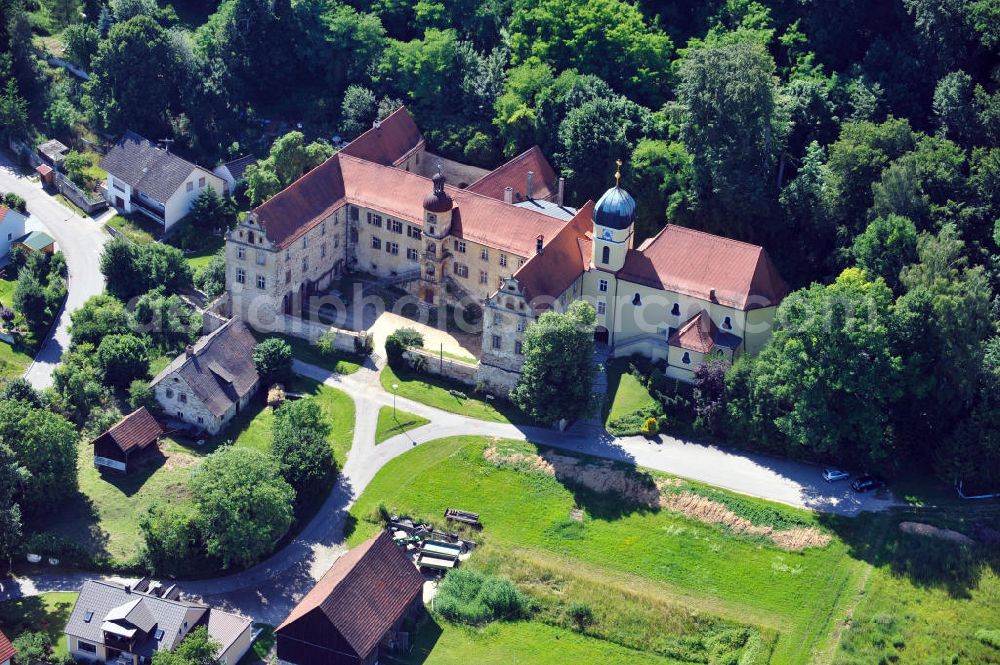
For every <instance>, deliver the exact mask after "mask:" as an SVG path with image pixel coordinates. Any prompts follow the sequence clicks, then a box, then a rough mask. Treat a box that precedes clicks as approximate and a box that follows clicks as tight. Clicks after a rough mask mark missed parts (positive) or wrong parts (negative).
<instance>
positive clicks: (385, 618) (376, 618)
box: [275, 531, 424, 659]
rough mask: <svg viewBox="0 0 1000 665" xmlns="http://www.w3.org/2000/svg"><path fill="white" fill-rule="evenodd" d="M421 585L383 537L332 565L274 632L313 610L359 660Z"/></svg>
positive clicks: (412, 568) (408, 564) (405, 560)
mask: <svg viewBox="0 0 1000 665" xmlns="http://www.w3.org/2000/svg"><path fill="white" fill-rule="evenodd" d="M423 585H424V578H423V576H422V575H421V574H420V573H419V572H418V571H417V569H416V567H415V566H414V565H413V563H412V562H411V561H410V560H409V558H408V557H407V556H406V555H405V554H404V553H403V552H402V551H401V550H400V548H399V546H397V545H396V544H395V543H394V542H393V541H392V538H391V537H390V536H389V534H388V532H386V531H383V532H381V533H380V534H379V535H377V536H374V537H372V538H370V539H368V540H367V541H365V542H364V543H362V544H361V545H358V546H357V547H355V548H354V549H352V550H350V551H349V552H347V553H346V554H345V555H344V556H342V557H340V558H339V559H337V561H336V563H334V564H333V566H332V567H331V568H330V570H328V571H327V573H326V575H324V576H323V578H322V579H321V580H320V581H319V582H317V583H316V586H314V587H313V588H312V589H311V590H310V591H309V593H307V594H306V595H305V597H304V598H303V599H302V600H301V601H299V604H298V605H296V606H295V608H294V609H293V610H292V612H291V614H289V615H288V618H286V619H285V620H284V621H283V622H282V623H281V625H280V626H278V627H277V628H276V629H275V632H277V633H281V631H282V629H284V628H286V627H287V626H289V625H290V624H292V623H294V622H295V621H297V620H299V619H301V618H302V617H304V616H305V615H306V614H308V613H310V612H312V611H313V610H317V609H318V610H319V611H320V612H322V613H323V615H324V616H326V618H327V619H328V620H329V621H330V624H331V625H332V626H333V627H334V628H336V629H337V632H339V633H340V634H341V635H342V636H343V638H344V639H345V640H347V642H348V644H350V645H351V648H353V649H354V651H355V652H356V653H357V654H358V655H359V656H361V657H362V659H363V658H365V657H366V656H367V655H368V654H369V653H370V652H371V650H372V649H373V648H375V647H376V646H377V645H378V643H379V642H380V641H381V640H382V638H383V636H384V635H385V633H386V631H388V630H389V628H390V627H391V626H392V625H393V624H394V623H395V622H396V621H397V620H398V619H399V618H400V617H401V616H403V613H404V612H405V611H406V609H407V608H408V607H409V606H410V604H411V603H412V602H413V600H414V599H415V598H416V597H417V594H419V593H421V592H422V590H423Z"/></svg>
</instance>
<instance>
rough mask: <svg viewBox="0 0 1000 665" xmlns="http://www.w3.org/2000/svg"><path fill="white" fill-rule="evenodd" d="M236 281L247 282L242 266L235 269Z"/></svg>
mask: <svg viewBox="0 0 1000 665" xmlns="http://www.w3.org/2000/svg"><path fill="white" fill-rule="evenodd" d="M236 281H237V282H239V283H240V284H246V283H247V274H246V272H245V271H244V270H243V268H239V269H238V270H237V271H236Z"/></svg>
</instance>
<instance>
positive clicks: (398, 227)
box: [388, 219, 403, 233]
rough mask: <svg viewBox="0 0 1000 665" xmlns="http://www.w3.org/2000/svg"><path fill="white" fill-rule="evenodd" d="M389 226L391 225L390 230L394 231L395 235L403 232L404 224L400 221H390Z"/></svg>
mask: <svg viewBox="0 0 1000 665" xmlns="http://www.w3.org/2000/svg"><path fill="white" fill-rule="evenodd" d="M388 225H389V230H390V231H392V232H393V233H402V232H403V223H402V222H401V221H399V220H398V219H390V220H389V221H388Z"/></svg>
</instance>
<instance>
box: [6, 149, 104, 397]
mask: <svg viewBox="0 0 1000 665" xmlns="http://www.w3.org/2000/svg"><path fill="white" fill-rule="evenodd" d="M0 191H2V192H14V193H15V194H17V195H18V196H21V197H23V198H24V199H25V201H27V202H28V212H29V213H30V214H31V217H32V218H33V219H34V220H35V221H36V222H40V223H41V225H42V226H44V227H45V229H46V231H47V232H48V234H49V235H50V236H52V237H53V238H54V239H55V241H56V248H57V249H59V250H61V251H62V253H63V254H65V256H66V265H67V267H68V269H69V293H68V295H67V297H66V305H65V306H64V307H63V309H62V311H61V312H60V314H59V319H58V321H57V322H56V325H55V327H54V328H53V330H52V332H51V333H50V335H49V337H48V338H46V340H45V342H44V343H43V344H42V348H41V350H40V351H39V352H38V355H37V356H36V357H35V362H34V363H32V365H31V367H29V368H28V371H27V373H26V374H25V378H26V379H28V381H29V382H30V383H31V385H33V386H34V387H36V388H47V387H49V386H51V385H52V371H53V370H54V369H55V368H56V367H57V366H58V365H59V362H60V359H61V358H62V354H63V352H64V351H65V350H66V349H67V348H68V347H69V324H70V319H69V317H70V314H71V313H72V312H74V311H76V310H77V309H78V308H80V307H81V306H82V305H83V303H84V302H86V301H87V299H88V298H90V297H91V296H94V295H97V294H99V293H102V292H103V291H104V275H102V274H101V271H100V269H99V259H100V256H101V250H102V248H103V247H104V243H105V241H106V240H107V239H108V236H107V234H106V233H105V232H104V230H103V229H102V228H101V224H99V223H98V222H97V221H95V220H94V219H92V218H90V217H80V216H79V215H78V214H76V213H75V212H74V211H72V210H70V209H69V208H67V207H66V206H64V205H62V204H61V203H59V201H57V200H56V199H55V198H54V197H52V196H50V195H49V194H48V193H46V192H45V191H44V190H43V189H42V187H41V185H40V184H38V183H35V182H32V181H31V180H29V179H28V178H27V177H25V176H23V175H21V172H20V170H19V169H18V168H17V167H16V166H15V165H14V162H13V161H11V159H10V157H9V156H8V155H7V154H6V153H2V152H0Z"/></svg>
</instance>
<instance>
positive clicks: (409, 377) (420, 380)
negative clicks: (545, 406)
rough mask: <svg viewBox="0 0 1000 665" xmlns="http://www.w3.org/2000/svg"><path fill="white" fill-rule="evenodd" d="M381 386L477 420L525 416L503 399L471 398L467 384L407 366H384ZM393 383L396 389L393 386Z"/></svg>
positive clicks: (515, 420) (511, 419)
mask: <svg viewBox="0 0 1000 665" xmlns="http://www.w3.org/2000/svg"><path fill="white" fill-rule="evenodd" d="M379 379H380V380H381V381H382V387H383V388H385V389H386V390H388V391H389V392H395V393H396V394H397V395H399V396H400V397H405V398H407V399H412V400H413V401H414V402H420V403H421V404H426V405H427V406H433V407H435V408H438V409H441V410H443V411H451V412H452V413H461V414H462V415H464V416H469V417H470V418H478V419H479V420H489V421H492V422H497V423H510V422H513V423H524V422H526V421H527V418H526V417H525V415H524V414H523V413H521V412H520V411H518V410H517V409H516V408H515V407H514V406H513V405H511V404H510V403H509V402H506V401H504V400H493V401H492V402H488V401H486V400H482V399H479V398H477V397H472V396H471V395H469V394H470V393H471V392H472V387H471V386H466V385H463V384H461V383H457V382H454V381H449V380H447V379H444V378H442V377H439V376H434V375H431V374H422V373H416V372H411V371H409V370H407V369H400V368H396V369H393V368H392V367H390V366H389V365H386V366H385V369H383V370H382V372H381V374H380V375H379ZM393 384H397V385H398V386H399V388H397V389H395V390H394V389H393V387H392V386H393ZM449 390H457V391H459V392H462V393H465V394H466V395H467V397H466V398H465V399H462V398H460V397H456V396H455V395H452V394H451V393H450V392H448V391H449Z"/></svg>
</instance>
